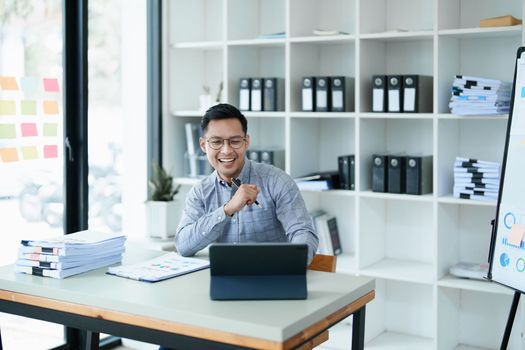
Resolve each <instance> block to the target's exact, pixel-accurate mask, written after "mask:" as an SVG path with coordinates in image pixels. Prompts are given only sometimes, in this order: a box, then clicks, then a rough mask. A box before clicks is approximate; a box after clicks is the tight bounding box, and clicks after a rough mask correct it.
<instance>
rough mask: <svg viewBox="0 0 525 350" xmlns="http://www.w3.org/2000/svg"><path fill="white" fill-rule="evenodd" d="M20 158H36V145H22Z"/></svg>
mask: <svg viewBox="0 0 525 350" xmlns="http://www.w3.org/2000/svg"><path fill="white" fill-rule="evenodd" d="M21 151H22V158H23V159H24V160H33V159H38V151H37V149H36V146H23V147H21Z"/></svg>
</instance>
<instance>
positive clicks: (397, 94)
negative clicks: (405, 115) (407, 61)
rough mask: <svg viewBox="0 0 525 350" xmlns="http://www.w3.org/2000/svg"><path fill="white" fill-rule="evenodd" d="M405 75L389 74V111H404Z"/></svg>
mask: <svg viewBox="0 0 525 350" xmlns="http://www.w3.org/2000/svg"><path fill="white" fill-rule="evenodd" d="M402 107H403V77H402V76H401V75H389V76H388V112H402V111H403V108H402Z"/></svg>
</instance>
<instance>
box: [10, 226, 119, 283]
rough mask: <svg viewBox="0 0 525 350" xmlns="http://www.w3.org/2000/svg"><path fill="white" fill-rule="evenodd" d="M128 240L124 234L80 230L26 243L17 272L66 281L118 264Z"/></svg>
mask: <svg viewBox="0 0 525 350" xmlns="http://www.w3.org/2000/svg"><path fill="white" fill-rule="evenodd" d="M125 241H126V237H125V236H124V235H123V234H122V233H101V232H96V231H90V230H86V231H80V232H75V233H72V234H68V235H63V236H58V237H54V238H51V239H47V240H23V241H22V242H21V243H22V245H21V246H20V248H19V254H18V259H17V260H16V264H15V271H16V272H20V273H26V274H29V275H37V276H44V277H53V278H65V277H69V276H72V275H76V274H79V273H82V272H86V271H90V270H94V269H98V268H101V267H104V266H108V265H112V264H115V263H118V262H120V261H121V260H122V254H123V253H124V250H125V249H124V243H125Z"/></svg>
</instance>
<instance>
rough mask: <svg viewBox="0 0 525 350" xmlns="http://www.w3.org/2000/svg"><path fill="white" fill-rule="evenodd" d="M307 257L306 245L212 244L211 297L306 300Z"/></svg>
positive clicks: (223, 298) (215, 298)
mask: <svg viewBox="0 0 525 350" xmlns="http://www.w3.org/2000/svg"><path fill="white" fill-rule="evenodd" d="M307 258H308V247H307V245H306V244H291V243H249V244H248V243H237V244H235V243H215V244H212V245H211V246H210V274H211V281H210V298H211V299H213V300H246V299H253V300H264V299H266V300H267V299H306V297H307V288H306V262H307Z"/></svg>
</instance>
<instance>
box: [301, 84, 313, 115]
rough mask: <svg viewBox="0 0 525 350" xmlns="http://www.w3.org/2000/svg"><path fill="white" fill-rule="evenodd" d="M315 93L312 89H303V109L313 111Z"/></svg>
mask: <svg viewBox="0 0 525 350" xmlns="http://www.w3.org/2000/svg"><path fill="white" fill-rule="evenodd" d="M312 100H313V94H312V89H303V111H313V110H314V109H313V104H312Z"/></svg>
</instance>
